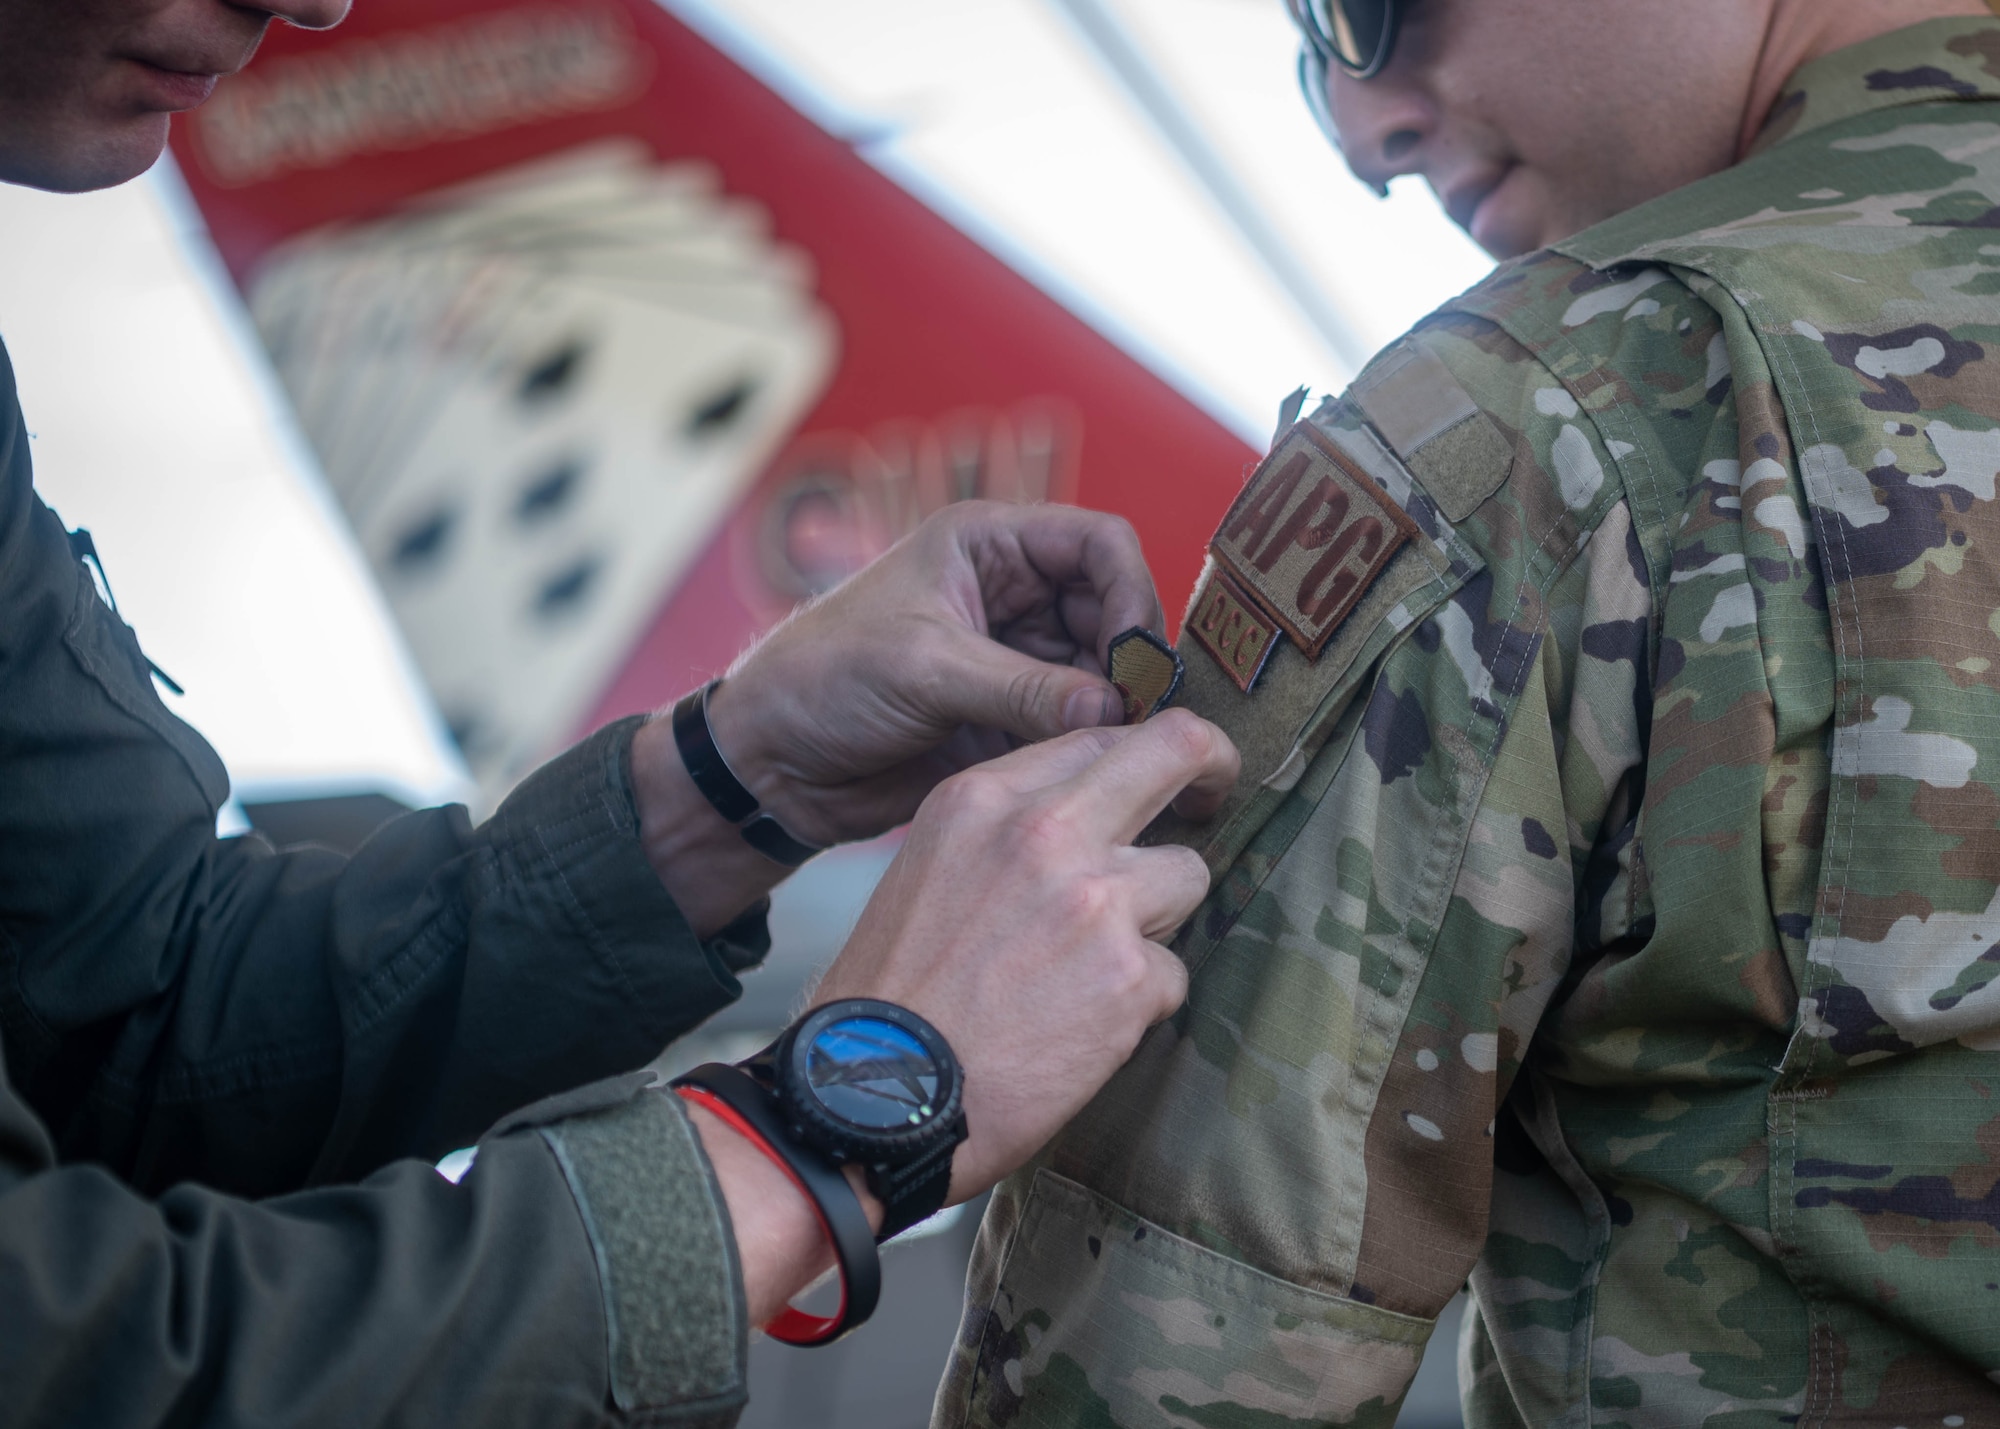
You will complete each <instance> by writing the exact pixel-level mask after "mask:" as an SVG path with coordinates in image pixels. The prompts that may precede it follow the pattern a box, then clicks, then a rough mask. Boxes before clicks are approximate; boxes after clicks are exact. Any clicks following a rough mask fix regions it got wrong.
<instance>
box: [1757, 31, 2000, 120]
mask: <svg viewBox="0 0 2000 1429" xmlns="http://www.w3.org/2000/svg"><path fill="white" fill-rule="evenodd" d="M1996 7H2000V0H1995V6H1993V7H1989V6H1988V5H1987V4H1986V0H1770V17H1771V18H1770V23H1769V24H1768V25H1767V26H1766V28H1765V31H1764V45H1763V49H1762V50H1761V51H1759V53H1758V56H1757V69H1756V73H1755V75H1754V76H1753V77H1752V81H1751V88H1750V102H1749V104H1748V106H1747V107H1746V108H1745V109H1744V111H1743V131H1742V134H1741V136H1740V138H1739V139H1738V142H1737V146H1736V150H1737V154H1738V156H1739V157H1740V156H1741V155H1743V154H1746V153H1748V152H1749V150H1750V145H1751V144H1752V143H1753V142H1755V140H1756V138H1757V135H1758V134H1760V133H1761V132H1763V128H1764V123H1765V121H1766V120H1768V119H1769V118H1770V117H1771V110H1772V108H1773V107H1775V106H1776V104H1777V102H1778V100H1779V98H1780V97H1781V96H1782V95H1783V94H1784V92H1785V83H1786V81H1787V80H1789V79H1791V77H1792V76H1793V75H1795V74H1797V73H1798V72H1799V69H1800V67H1801V66H1803V65H1807V64H1810V63H1812V61H1814V60H1816V59H1818V58H1820V57H1821V56H1822V55H1830V54H1832V53H1833V52H1834V51H1835V50H1844V49H1846V48H1847V47H1848V46H1849V45H1859V44H1863V43H1865V42H1866V41H1868V40H1872V39H1875V38H1876V37H1877V36H1880V35H1886V34H1888V33H1890V32H1891V31H1892V30H1900V29H1903V28H1905V27H1906V26H1909V25H1915V24H1919V23H1921V22H1922V21H1924V20H1941V19H1949V18H1952V17H1954V16H1988V17H1990V16H1991V15H1992V14H1993V13H1994V8H1996Z"/></svg>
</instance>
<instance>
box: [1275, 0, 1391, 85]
mask: <svg viewBox="0 0 2000 1429" xmlns="http://www.w3.org/2000/svg"><path fill="white" fill-rule="evenodd" d="M1285 4H1286V7H1287V8H1288V9H1290V11H1291V12H1292V20H1293V22H1294V23H1296V24H1297V25H1298V27H1299V29H1300V31H1301V32H1302V33H1303V34H1304V35H1305V40H1306V48H1307V49H1308V50H1309V51H1311V53H1312V54H1313V56H1314V57H1315V58H1316V59H1317V60H1318V61H1319V63H1320V65H1321V66H1322V67H1325V66H1327V65H1339V66H1340V67H1341V68H1342V69H1343V70H1345V71H1347V73H1348V74H1350V75H1352V76H1353V77H1354V78H1355V79H1369V78H1372V77H1373V76H1375V75H1378V74H1380V73H1381V72H1382V67H1383V66H1384V65H1386V64H1388V63H1389V55H1390V53H1391V52H1392V51H1393V50H1394V49H1395V48H1396V22H1397V20H1398V19H1399V18H1400V15H1399V11H1400V9H1401V7H1400V6H1399V5H1398V4H1397V0H1285Z"/></svg>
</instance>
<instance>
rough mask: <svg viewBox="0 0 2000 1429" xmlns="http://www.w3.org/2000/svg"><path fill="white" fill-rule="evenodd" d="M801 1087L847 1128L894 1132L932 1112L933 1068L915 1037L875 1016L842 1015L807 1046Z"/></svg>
mask: <svg viewBox="0 0 2000 1429" xmlns="http://www.w3.org/2000/svg"><path fill="white" fill-rule="evenodd" d="M805 1064H806V1065H805V1072H806V1085H807V1086H809V1087H810V1088H812V1092H813V1095H814V1096H815V1097H816V1098H817V1099H818V1101H819V1103H820V1105H821V1106H823V1107H824V1108H826V1110H827V1111H828V1112H830V1113H832V1114H833V1115H834V1116H836V1117H838V1118H840V1120H842V1121H844V1122H846V1123H848V1124H849V1125H850V1126H854V1127H858V1128H861V1129H863V1130H866V1131H897V1130H903V1129H906V1128H909V1127H913V1126H921V1125H923V1123H924V1122H926V1121H928V1120H929V1119H930V1118H931V1117H932V1116H933V1115H934V1114H935V1112H936V1109H937V1097H938V1085H939V1082H940V1080H941V1078H940V1076H939V1071H938V1064H937V1061H936V1059H934V1058H933V1057H932V1056H931V1054H930V1051H929V1049H927V1048H926V1047H925V1046H924V1044H923V1043H922V1042H920V1041H919V1040H918V1039H917V1037H916V1035H915V1034H914V1033H911V1032H907V1031H905V1030H904V1029H903V1028H901V1027H898V1026H896V1025H895V1024H894V1023H893V1022H884V1021H883V1020H882V1019H880V1018H878V1017H843V1018H841V1019H840V1020H839V1021H837V1022H832V1023H829V1024H828V1025H827V1026H825V1027H823V1028H821V1029H820V1030H819V1031H818V1032H817V1033H815V1034H814V1035H813V1038H812V1040H811V1041H810V1042H809V1043H807V1044H806V1057H805Z"/></svg>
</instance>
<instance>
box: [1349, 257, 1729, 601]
mask: <svg viewBox="0 0 2000 1429" xmlns="http://www.w3.org/2000/svg"><path fill="white" fill-rule="evenodd" d="M1729 371H1730V365H1729V361H1728V354H1727V344H1726V341H1725V338H1724V334H1723V330H1722V323H1721V319H1720V317H1719V315H1718V313H1717V312H1716V310H1715V308H1714V307H1713V306H1711V305H1710V303H1709V302H1708V301H1706V299H1705V298H1704V297H1703V296H1702V294H1701V293H1700V292H1698V291H1697V290H1696V288H1695V287H1693V286H1690V282H1689V281H1688V280H1687V279H1686V278H1684V277H1683V276H1681V275H1678V274H1677V273H1675V272H1674V271H1673V270H1671V269H1668V268H1665V267H1660V266H1653V265H1625V266H1615V267H1612V268H1609V269H1605V270H1599V269H1594V268H1592V267H1590V266H1589V265H1587V264H1585V263H1582V262H1580V261H1578V260H1576V259H1574V258H1570V257H1566V256H1564V255H1562V254H1558V253H1555V252H1552V251H1543V252H1540V253H1536V254H1531V255H1529V256H1528V257H1525V258H1522V259H1518V260H1515V261H1513V262H1510V263H1507V264H1503V265H1502V266H1501V267H1500V268H1499V269H1498V270H1497V271H1495V272H1494V273H1493V274H1492V276H1491V277H1489V278H1488V279H1487V280H1486V281H1485V282H1483V283H1481V284H1479V285H1478V286H1477V287H1475V288H1473V289H1472V290H1471V291H1469V292H1467V293H1465V294H1464V295H1462V296H1461V297H1459V298H1456V299H1454V300H1453V301H1452V302H1450V303H1447V304H1446V305H1445V306H1444V307H1442V308H1440V309H1439V310H1438V311H1437V312H1436V313H1434V314H1432V315H1431V316H1430V317H1428V318H1426V319H1425V320H1424V321H1423V322H1422V323H1420V324H1419V325H1418V326H1417V327H1416V328H1415V329H1414V330H1413V331H1411V332H1410V333H1409V334H1408V335H1407V336H1405V337H1404V338H1402V339H1401V340H1400V341H1398V342H1396V343H1395V344H1393V345H1392V346H1390V347H1389V348H1388V349H1387V350H1386V351H1384V352H1383V353H1382V354H1381V356H1379V357H1378V358H1376V359H1375V361H1374V362H1372V363H1370V364H1369V366H1368V367H1367V368H1366V369H1365V370H1364V371H1363V372H1362V374H1361V376H1360V377H1359V378H1358V379H1357V380H1356V381H1355V383H1354V384H1353V386H1352V387H1350V388H1349V389H1348V391H1347V392H1346V393H1345V394H1344V395H1343V396H1342V397H1341V398H1339V399H1338V400H1337V401H1334V402H1332V403H1329V404H1327V405H1326V406H1323V407H1322V408H1321V410H1320V411H1319V412H1318V413H1317V414H1316V415H1315V421H1316V422H1318V423H1320V424H1321V425H1322V426H1323V427H1324V428H1326V429H1327V430H1328V431H1329V432H1330V433H1332V434H1335V435H1336V436H1337V439H1341V440H1344V441H1345V442H1347V443H1349V444H1351V445H1352V444H1361V445H1373V446H1379V447H1380V448H1382V449H1383V451H1384V455H1385V456H1387V457H1388V458H1390V459H1392V460H1393V462H1394V464H1395V465H1396V467H1397V468H1399V469H1400V471H1402V472H1403V473H1406V474H1407V480H1406V482H1405V484H1406V486H1407V487H1408V488H1409V494H1408V497H1407V501H1408V504H1409V507H1410V510H1411V514H1412V515H1413V516H1414V517H1415V518H1416V519H1417V520H1418V522H1419V524H1421V525H1424V526H1425V527H1426V528H1427V531H1428V534H1431V535H1433V536H1434V537H1435V536H1436V535H1437V534H1438V532H1439V530H1440V529H1449V531H1450V532H1451V534H1452V535H1454V536H1455V537H1457V538H1458V539H1459V540H1460V541H1462V542H1463V543H1464V544H1466V545H1468V546H1469V547H1471V548H1473V549H1475V550H1476V551H1477V552H1478V553H1479V556H1480V558H1481V559H1482V561H1483V563H1485V564H1486V565H1488V566H1489V567H1491V568H1494V569H1495V570H1496V571H1498V572H1501V573H1504V574H1505V575H1506V576H1508V577H1509V578H1511V579H1515V580H1526V581H1529V582H1531V583H1534V584H1538V585H1542V586H1544V587H1546V585H1547V583H1548V582H1549V580H1551V579H1552V578H1553V577H1554V576H1555V575H1556V574H1557V572H1558V571H1559V569H1560V568H1562V567H1564V566H1565V565H1567V564H1568V563H1569V562H1570V561H1571V560H1573V559H1574V558H1575V557H1576V556H1577V555H1578V554H1579V553H1580V552H1581V551H1582V549H1583V548H1584V547H1585V546H1586V545H1587V544H1588V542H1589V540H1590V537H1591V533H1592V532H1594V531H1595V529H1596V528H1597V527H1598V526H1599V525H1600V524H1601V523H1602V522H1603V521H1604V520H1605V518H1606V515H1607V513H1608V512H1610V511H1611V510H1612V509H1613V508H1615V507H1617V506H1618V505H1620V504H1621V503H1628V504H1629V506H1630V509H1631V513H1632V516H1633V520H1634V524H1635V526H1637V527H1639V528H1641V530H1642V531H1643V533H1644V535H1645V536H1646V538H1647V539H1646V540H1645V541H1644V542H1643V544H1645V545H1646V546H1647V547H1648V549H1649V550H1657V551H1658V553H1659V556H1660V571H1661V575H1662V579H1664V573H1665V556H1666V535H1667V533H1666V530H1665V525H1666V521H1667V519H1668V515H1669V513H1670V512H1671V511H1672V510H1675V509H1677V508H1678V505H1679V502H1678V499H1677V493H1676V490H1675V489H1674V488H1677V487H1678V485H1679V484H1680V482H1681V480H1682V478H1681V477H1680V476H1678V475H1677V473H1682V472H1688V471H1693V470H1697V469H1698V467H1699V461H1698V457H1699V453H1700V451H1701V450H1702V449H1703V448H1704V447H1705V446H1706V445H1707V444H1708V442H1709V440H1710V438H1711V436H1712V428H1713V426H1714V424H1715V422H1716V421H1717V419H1718V415H1719V414H1720V413H1721V412H1723V411H1725V410H1726V409H1727V406H1728V398H1729V395H1730V390H1729Z"/></svg>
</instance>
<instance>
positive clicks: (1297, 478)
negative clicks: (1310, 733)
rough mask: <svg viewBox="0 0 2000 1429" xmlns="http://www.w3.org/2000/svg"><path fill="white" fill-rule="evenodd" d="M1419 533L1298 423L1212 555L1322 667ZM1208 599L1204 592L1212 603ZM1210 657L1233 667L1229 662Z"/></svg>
mask: <svg viewBox="0 0 2000 1429" xmlns="http://www.w3.org/2000/svg"><path fill="white" fill-rule="evenodd" d="M1416 534H1417V526H1416V523H1415V522H1414V521H1412V520H1411V519H1410V517H1409V515H1408V513H1407V512H1405V511H1404V510H1403V509H1402V507H1400V506H1398V505H1397V504H1396V503H1395V502H1393V501H1391V500H1390V499H1389V498H1388V496H1386V495H1385V494H1384V493H1383V491H1382V488H1381V487H1379V486H1377V485H1376V484H1375V482H1374V481H1373V480H1372V479H1371V478H1370V477H1369V476H1368V474H1367V473H1366V472H1364V471H1362V470H1361V468H1360V467H1359V466H1356V465H1355V464H1354V462H1353V461H1352V460H1351V459H1350V458H1349V457H1348V456H1347V455H1346V454H1345V453H1344V452H1342V451H1341V450H1340V449H1339V448H1338V447H1336V446H1335V445H1334V444H1333V443H1332V442H1331V441H1330V440H1329V439H1328V438H1327V437H1326V436H1325V435H1324V434H1323V433H1321V432H1320V430H1319V429H1318V428H1316V427H1315V426H1313V424H1312V423H1311V422H1299V423H1296V424H1294V426H1293V427H1292V429H1291V430H1290V431H1288V432H1286V433H1285V435H1284V436H1283V437H1282V438H1280V439H1279V441H1278V444H1277V445H1276V446H1274V447H1273V448H1272V449H1271V454H1270V455H1269V456H1267V457H1265V458H1264V461H1263V464H1262V465H1261V466H1259V467H1258V468H1257V470H1256V472H1255V473H1254V474H1253V475H1252V476H1251V478H1250V480H1249V482H1248V483H1247V484H1246V485H1245V486H1244V488H1243V493H1242V495H1240V496H1238V497H1237V498H1236V502H1235V504H1234V505H1232V506H1231V507H1230V508H1229V513H1228V514H1227V515H1226V516H1224V517H1223V518H1222V525H1221V526H1220V527H1218V528H1217V529H1216V532H1215V537H1214V539H1213V540H1212V541H1210V542H1209V547H1208V549H1209V553H1210V554H1211V555H1212V556H1214V558H1215V563H1216V566H1217V567H1218V569H1219V570H1220V571H1223V572H1226V573H1227V574H1228V575H1229V576H1230V577H1232V578H1233V579H1234V580H1235V582H1236V584H1237V585H1238V586H1239V587H1240V588H1241V593H1243V594H1245V595H1247V596H1248V597H1249V598H1250V600H1251V601H1253V602H1254V603H1255V605H1256V606H1257V608H1258V609H1259V610H1261V611H1262V612H1263V613H1264V614H1265V615H1267V616H1269V617H1270V618H1271V620H1273V621H1275V622H1276V623H1277V625H1278V627H1279V628H1280V629H1281V630H1283V631H1284V632H1285V633H1286V634H1287V635H1289V636H1291V638H1292V641H1293V643H1295V644H1296V645H1297V646H1298V647H1299V649H1300V650H1302V651H1304V652H1305V656H1306V658H1307V659H1308V660H1317V659H1318V658H1319V652H1320V651H1321V649H1322V648H1324V647H1325V645H1326V642H1327V641H1328V640H1329V639H1331V638H1332V636H1333V632H1334V631H1336V630H1338V629H1339V628H1340V622H1341V621H1343V620H1345V619H1346V618H1347V616H1348V613H1349V612H1350V611H1352V610H1353V609H1354V607H1355V605H1356V604H1357V603H1358V602H1359V601H1360V599H1361V597H1362V596H1363V595H1365V594H1366V593H1367V591H1368V587H1369V585H1370V584H1371V583H1373V581H1374V579H1375V577H1377V576H1378V575H1380V574H1381V573H1382V568H1383V567H1384V566H1386V565H1388V564H1389V560H1390V558H1391V557H1392V556H1394V555H1395V554H1396V552H1397V551H1398V550H1399V549H1401V547H1402V545H1403V543H1404V542H1405V541H1407V540H1409V539H1410V538H1411V537H1413V536H1415V535H1416ZM1213 584H1218V583H1212V585H1213ZM1210 598H1212V597H1210V596H1209V595H1207V594H1205V595H1204V603H1206V602H1207V600H1208V599H1210ZM1203 644H1204V645H1206V644H1207V642H1206V641H1204V642H1203ZM1210 653H1212V654H1216V658H1217V659H1221V660H1223V668H1224V669H1231V666H1230V663H1229V661H1228V660H1226V659H1224V658H1223V656H1222V655H1220V654H1219V653H1216V652H1215V651H1213V650H1211V652H1210ZM1233 673H1234V672H1233V670H1232V674H1233ZM1253 678H1254V676H1253ZM1239 683H1240V681H1239ZM1244 688H1245V689H1248V688H1249V686H1248V685H1245V686H1244Z"/></svg>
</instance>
